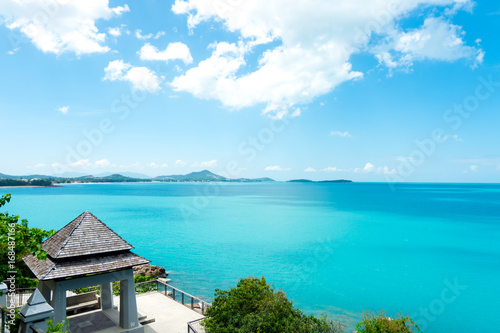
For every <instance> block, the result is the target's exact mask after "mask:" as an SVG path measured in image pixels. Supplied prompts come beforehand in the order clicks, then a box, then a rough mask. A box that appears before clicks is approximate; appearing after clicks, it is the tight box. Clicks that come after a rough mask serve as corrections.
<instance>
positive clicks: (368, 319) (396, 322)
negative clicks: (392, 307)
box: [356, 311, 421, 333]
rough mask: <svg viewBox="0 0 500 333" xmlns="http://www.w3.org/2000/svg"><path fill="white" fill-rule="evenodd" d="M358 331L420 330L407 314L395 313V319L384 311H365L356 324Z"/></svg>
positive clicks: (401, 332)
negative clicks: (360, 320)
mask: <svg viewBox="0 0 500 333" xmlns="http://www.w3.org/2000/svg"><path fill="white" fill-rule="evenodd" d="M356 331H357V332H358V333H412V332H421V331H420V329H419V328H418V326H417V325H416V324H415V322H414V321H413V319H411V318H410V317H409V316H408V315H401V314H398V315H396V318H395V319H392V318H390V317H388V316H387V314H386V313H385V311H380V312H378V313H375V312H371V311H366V312H364V313H363V321H362V322H360V323H359V324H357V325H356Z"/></svg>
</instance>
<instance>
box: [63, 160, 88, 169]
mask: <svg viewBox="0 0 500 333" xmlns="http://www.w3.org/2000/svg"><path fill="white" fill-rule="evenodd" d="M68 166H69V167H71V168H77V167H90V166H92V163H90V161H89V160H88V159H81V160H79V161H76V162H73V163H70V164H68Z"/></svg>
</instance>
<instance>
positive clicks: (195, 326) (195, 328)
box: [187, 318, 205, 333]
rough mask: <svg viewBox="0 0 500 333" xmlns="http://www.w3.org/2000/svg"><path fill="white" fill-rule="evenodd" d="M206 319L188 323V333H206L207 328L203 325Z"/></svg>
mask: <svg viewBox="0 0 500 333" xmlns="http://www.w3.org/2000/svg"><path fill="white" fill-rule="evenodd" d="M203 319H204V318H200V319H196V320H193V321H190V322H188V323H187V324H188V333H205V328H204V327H203V326H202V325H201V321H202V320H203Z"/></svg>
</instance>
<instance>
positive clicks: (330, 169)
mask: <svg viewBox="0 0 500 333" xmlns="http://www.w3.org/2000/svg"><path fill="white" fill-rule="evenodd" d="M321 171H326V172H336V171H342V170H341V169H339V168H337V167H327V168H324V169H321Z"/></svg>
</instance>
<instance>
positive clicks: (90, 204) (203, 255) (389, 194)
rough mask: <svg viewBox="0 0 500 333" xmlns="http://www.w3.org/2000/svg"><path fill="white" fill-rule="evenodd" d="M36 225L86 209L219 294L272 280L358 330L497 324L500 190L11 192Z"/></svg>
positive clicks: (180, 282)
mask: <svg viewBox="0 0 500 333" xmlns="http://www.w3.org/2000/svg"><path fill="white" fill-rule="evenodd" d="M4 193H12V194H13V199H12V201H11V203H10V204H8V205H7V206H6V207H3V210H9V211H10V212H11V213H14V214H19V215H20V216H21V217H22V218H27V219H28V220H29V223H30V226H37V227H43V228H47V229H60V228H61V227H63V226H64V225H65V224H67V223H68V222H70V221H71V220H73V219H74V218H75V217H76V216H78V215H79V214H80V213H82V212H83V211H85V210H89V211H91V212H92V213H94V214H95V215H96V216H97V217H98V218H100V219H101V220H102V221H103V222H105V223H106V224H107V225H109V226H110V227H111V228H112V229H113V230H115V231H116V232H117V233H118V234H120V235H121V236H122V237H123V238H125V239H126V240H127V241H128V242H130V243H131V244H132V245H134V246H135V248H136V249H135V250H134V251H135V252H136V253H137V254H139V255H142V256H144V257H146V258H148V259H150V260H152V262H153V264H157V265H161V266H163V267H165V268H166V269H167V270H168V271H169V272H170V278H171V279H172V284H173V285H176V286H178V287H179V288H181V289H183V290H185V291H187V292H189V293H191V294H194V295H198V296H202V297H204V298H206V299H208V300H210V299H211V298H212V297H213V292H214V289H215V288H219V289H227V288H229V287H230V286H234V285H235V284H236V282H237V280H238V279H239V278H242V277H247V276H249V275H252V276H261V275H264V276H265V277H266V279H267V281H268V282H270V283H272V284H274V286H275V287H277V288H282V289H283V290H284V291H285V293H286V294H287V295H288V297H289V299H292V300H293V301H294V304H296V305H297V306H299V307H300V308H301V309H303V310H304V311H306V312H307V313H312V314H321V313H325V314H329V315H331V316H334V317H335V318H336V319H338V320H340V321H342V322H344V323H345V324H346V325H348V329H346V330H345V331H346V332H350V331H351V330H352V329H353V328H354V325H355V323H356V322H357V321H358V320H359V313H360V312H361V310H362V309H365V310H366V309H372V310H379V309H385V310H386V311H387V312H388V314H394V313H397V312H401V311H404V312H407V313H409V314H410V315H412V317H414V318H415V319H417V322H418V323H419V324H420V325H421V327H422V328H423V331H424V332H431V333H432V332H495V331H498V327H499V326H500V319H499V318H500V316H499V315H498V313H499V311H500V214H499V213H500V185H485V184H396V185H393V186H392V187H389V186H388V185H387V184H383V183H354V184H300V183H262V184H257V183H256V184H214V183H211V184H207V183H178V184H177V183H144V184H87V185H66V186H63V187H57V188H12V189H0V194H4Z"/></svg>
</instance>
